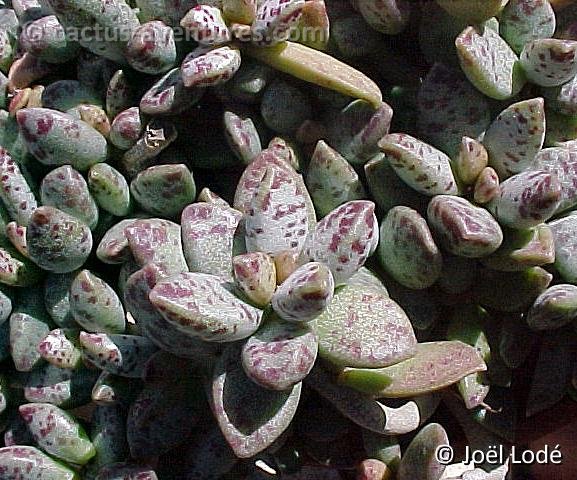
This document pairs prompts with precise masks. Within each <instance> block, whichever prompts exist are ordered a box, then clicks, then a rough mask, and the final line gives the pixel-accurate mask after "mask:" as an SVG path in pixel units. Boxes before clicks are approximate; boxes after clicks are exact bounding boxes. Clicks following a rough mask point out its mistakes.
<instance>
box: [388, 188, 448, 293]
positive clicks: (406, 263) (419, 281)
mask: <svg viewBox="0 0 577 480" xmlns="http://www.w3.org/2000/svg"><path fill="white" fill-rule="evenodd" d="M437 198H438V197H437ZM379 236H380V243H379V255H378V256H379V260H380V261H381V264H382V265H383V267H384V268H385V270H386V271H387V272H388V273H389V274H390V275H391V276H392V277H393V278H394V279H395V280H396V281H397V282H399V283H400V284H401V285H404V286H405V287H407V288H411V289H415V290H420V289H424V288H428V287H430V286H431V285H433V284H434V283H435V282H436V281H437V280H438V279H439V277H440V275H441V269H442V266H443V257H442V256H441V252H440V251H439V248H438V247H437V245H436V244H435V241H434V239H433V236H432V235H431V232H430V230H429V227H428V226H427V222H426V221H425V219H424V218H423V217H421V215H420V214H419V213H418V212H416V211H415V210H413V209H411V208H409V207H394V208H392V209H391V210H389V212H388V213H387V216H386V217H385V219H384V220H383V223H381V228H380V235H379Z"/></svg>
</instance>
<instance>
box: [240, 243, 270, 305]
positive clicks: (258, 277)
mask: <svg viewBox="0 0 577 480" xmlns="http://www.w3.org/2000/svg"><path fill="white" fill-rule="evenodd" d="M277 258H278V257H277ZM275 260H276V259H275ZM232 267H233V270H234V279H235V281H236V285H237V286H238V288H240V290H241V291H242V293H244V295H245V296H246V297H247V298H248V299H249V300H250V301H251V302H253V303H254V304H255V305H256V306H258V307H264V306H266V305H267V304H268V303H269V302H270V300H271V298H272V296H273V294H274V292H275V289H276V284H277V278H276V267H275V262H274V261H273V259H272V258H271V257H270V256H269V255H267V254H266V253H262V252H253V253H245V254H242V255H237V256H236V257H234V258H233V259H232Z"/></svg>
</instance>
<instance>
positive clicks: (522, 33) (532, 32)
mask: <svg viewBox="0 0 577 480" xmlns="http://www.w3.org/2000/svg"><path fill="white" fill-rule="evenodd" d="M556 23H557V22H556V20H555V12H554V11H553V8H552V7H551V3H549V1H548V0H510V1H509V3H508V4H507V5H506V6H505V8H504V9H503V12H502V13H501V16H500V18H499V32H500V33H501V36H502V37H503V38H504V39H505V40H506V41H507V43H508V44H509V45H510V46H511V48H512V49H513V50H514V51H515V52H516V53H518V54H519V53H521V52H522V51H523V47H524V46H525V44H527V43H529V42H531V41H533V40H538V39H540V38H550V37H552V36H553V34H554V33H555V26H556Z"/></svg>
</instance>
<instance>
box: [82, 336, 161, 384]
mask: <svg viewBox="0 0 577 480" xmlns="http://www.w3.org/2000/svg"><path fill="white" fill-rule="evenodd" d="M80 344H81V345H82V353H83V355H84V356H85V357H86V358H87V359H88V360H89V361H90V362H91V363H93V364H94V365H96V366H97V367H98V368H100V369H102V370H105V371H107V372H108V373H112V374H113V375H119V376H121V377H129V378H141V377H142V372H143V369H144V366H145V364H146V361H147V360H148V359H149V358H150V357H151V355H152V354H153V353H154V352H156V351H157V348H156V346H155V345H154V344H153V343H152V342H151V341H150V340H148V338H146V337H140V336H138V335H107V334H105V333H86V332H80Z"/></svg>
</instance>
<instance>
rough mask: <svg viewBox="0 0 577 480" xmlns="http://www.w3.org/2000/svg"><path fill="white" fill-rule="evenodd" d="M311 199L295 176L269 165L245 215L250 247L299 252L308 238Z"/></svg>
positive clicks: (249, 248) (275, 252)
mask: <svg viewBox="0 0 577 480" xmlns="http://www.w3.org/2000/svg"><path fill="white" fill-rule="evenodd" d="M307 215H308V212H307V203H306V199H305V197H304V195H303V194H302V189H301V186H300V185H299V184H298V183H297V182H296V181H295V179H294V177H293V176H291V175H287V172H286V171H285V170H283V169H280V168H278V167H269V168H267V170H266V171H265V174H264V178H262V180H261V184H260V186H259V187H258V189H257V191H256V193H255V195H254V198H253V199H252V202H251V203H250V208H249V210H248V212H247V216H246V219H245V227H246V234H245V240H246V248H247V250H248V251H249V252H254V251H260V252H265V253H268V254H270V255H273V256H274V255H275V254H277V253H280V252H282V251H285V250H294V251H296V252H299V251H300V250H301V249H302V247H303V245H304V243H305V240H306V238H307V234H308V231H309V230H308V227H309V226H308V221H307V220H308V218H307Z"/></svg>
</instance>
